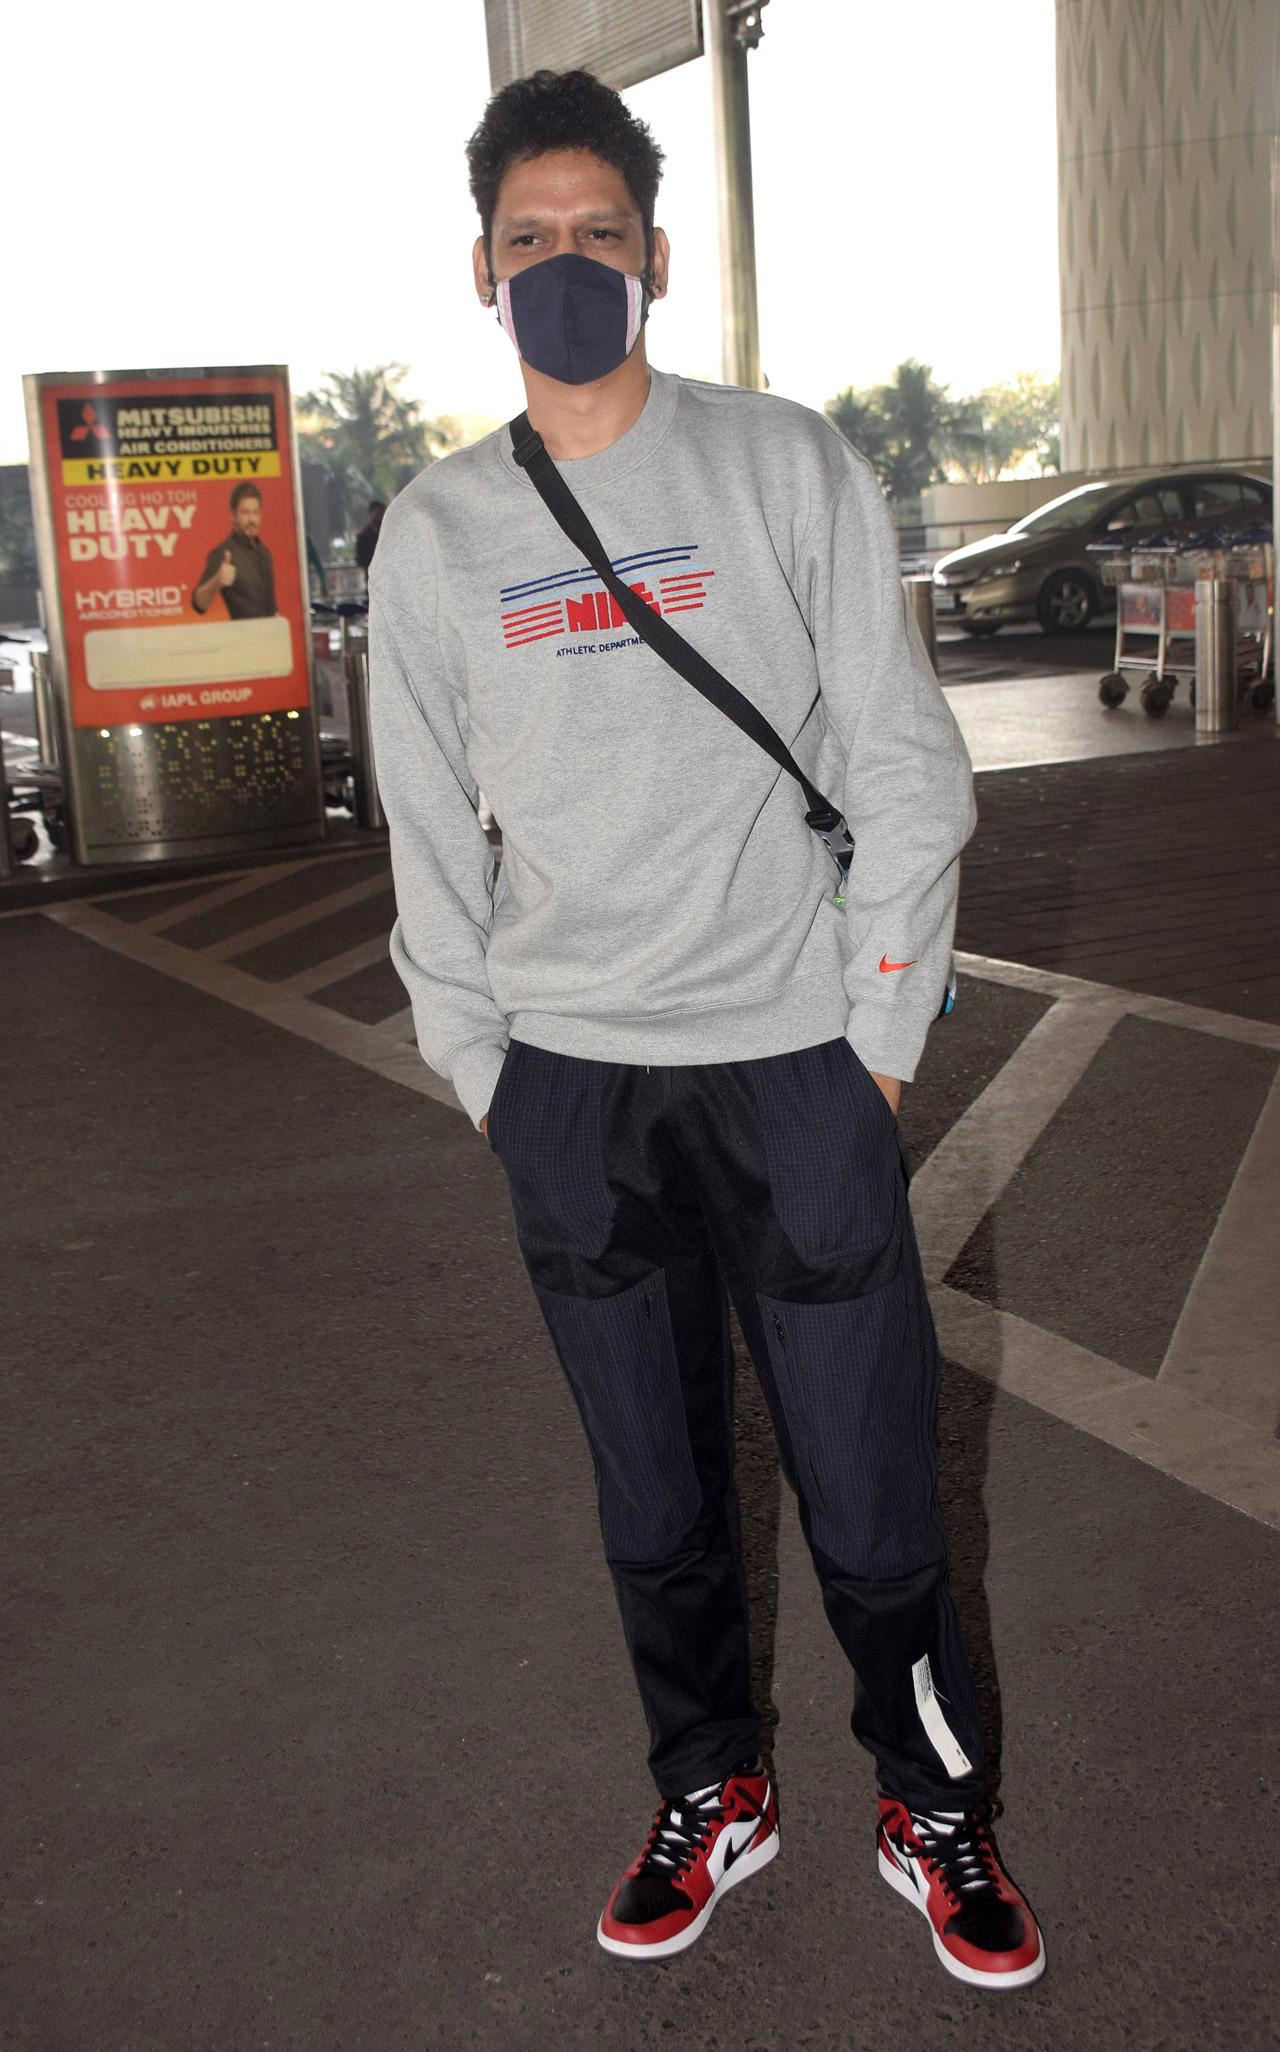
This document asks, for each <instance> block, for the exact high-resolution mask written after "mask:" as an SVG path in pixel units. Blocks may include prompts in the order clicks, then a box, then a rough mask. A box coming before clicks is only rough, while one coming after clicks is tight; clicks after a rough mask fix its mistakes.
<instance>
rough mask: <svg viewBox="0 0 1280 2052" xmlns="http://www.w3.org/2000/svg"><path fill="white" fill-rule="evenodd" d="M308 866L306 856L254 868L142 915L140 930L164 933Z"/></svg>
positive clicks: (108, 909) (107, 907)
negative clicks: (242, 874) (293, 860)
mask: <svg viewBox="0 0 1280 2052" xmlns="http://www.w3.org/2000/svg"><path fill="white" fill-rule="evenodd" d="M308 866H309V865H308V863H307V862H306V860H305V859H304V860H303V861H301V862H273V863H272V864H271V867H270V868H269V869H254V870H251V871H250V872H249V874H248V875H247V876H236V877H233V878H232V879H231V881H230V883H223V884H218V885H217V886H216V888H214V889H211V890H207V891H202V892H201V893H200V895H199V897H193V898H185V899H184V900H183V902H182V904H181V905H170V906H168V907H167V908H166V909H165V910H164V911H163V912H154V913H153V914H152V916H151V918H150V919H140V920H139V921H138V928H139V931H140V932H145V933H164V932H165V930H166V929H167V928H168V927H170V926H180V925H181V924H182V921H183V920H184V919H194V918H195V917H196V916H197V914H198V913H201V912H216V911H217V910H218V908H219V906H221V905H233V904H234V903H235V901H236V899H237V898H247V897H248V896H249V895H250V893H251V892H253V891H265V890H266V888H267V886H268V885H269V884H273V883H278V882H279V881H280V879H281V877H285V876H294V875H296V874H297V872H298V871H299V870H300V869H306V868H307V867H308ZM96 902H100V901H96ZM104 910H106V911H108V912H109V911H110V910H111V907H110V906H109V905H108V906H105V907H104Z"/></svg>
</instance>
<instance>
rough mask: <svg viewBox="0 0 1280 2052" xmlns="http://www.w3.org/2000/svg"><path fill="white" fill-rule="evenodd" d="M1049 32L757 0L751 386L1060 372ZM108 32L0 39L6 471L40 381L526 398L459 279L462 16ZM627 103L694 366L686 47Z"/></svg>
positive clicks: (669, 360)
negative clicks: (756, 355) (650, 161)
mask: <svg viewBox="0 0 1280 2052" xmlns="http://www.w3.org/2000/svg"><path fill="white" fill-rule="evenodd" d="M636 4H637V5H641V4H643V0H636ZM1053 17H1054V9H1053V0H983V4H982V5H981V6H980V7H976V8H975V7H972V6H964V5H959V4H957V0H911V4H910V5H899V6H896V7H891V6H886V5H884V4H883V0H770V4H769V5H768V6H767V7H766V9H765V13H764V26H765V35H764V40H763V42H762V44H761V45H760V48H759V49H758V50H757V51H756V52H755V53H754V54H753V55H752V57H751V58H750V60H749V63H750V80H751V121H752V150H753V165H754V178H755V196H756V244H757V267H758V280H759V299H760V322H761V355H762V361H763V365H764V370H765V373H766V376H767V377H768V380H769V384H770V386H771V388H772V389H773V390H774V391H779V392H783V393H786V394H787V395H788V396H789V397H791V398H794V399H799V400H801V401H802V402H804V403H805V404H808V405H811V406H818V407H820V406H822V404H823V403H824V401H826V400H827V399H829V398H831V397H832V396H833V395H834V394H835V393H836V392H838V391H840V390H842V389H843V388H844V387H845V386H848V385H867V384H873V383H875V382H877V381H878V380H880V379H882V378H885V377H887V376H888V375H889V374H890V373H891V372H892V370H893V367H894V365H895V364H897V363H898V362H900V361H901V360H902V359H903V358H904V357H908V356H914V357H917V358H919V359H921V360H923V361H924V362H926V363H929V364H932V366H933V368H934V371H935V375H937V376H938V377H939V378H940V379H941V380H942V382H944V383H945V384H947V385H949V386H950V387H951V389H952V390H953V392H954V393H955V394H956V395H957V396H960V395H962V394H966V395H967V394H968V393H970V392H973V391H976V390H978V389H980V388H981V387H982V386H984V385H988V384H992V383H996V382H998V381H1001V380H1003V379H1005V378H1009V377H1013V376H1015V375H1016V374H1017V373H1018V372H1020V371H1034V370H1038V371H1046V372H1055V371H1056V370H1057V367H1058V354H1059V344H1058V266H1057V186H1056V139H1055V112H1054V54H1053V36H1054V22H1053ZM104 20H105V17H104V15H103V12H102V9H101V6H100V5H95V6H94V7H93V8H92V9H91V8H90V7H88V6H87V5H86V4H85V0H71V4H70V5H67V4H63V5H61V6H56V7H54V6H47V5H46V6H43V7H40V6H34V5H32V6H24V7H23V8H22V10H21V17H20V19H19V22H18V24H17V26H16V28H15V27H13V26H10V27H9V28H8V29H7V30H6V32H5V40H6V45H7V49H6V66H5V68H6V73H7V78H8V80H9V82H10V89H9V90H8V91H7V92H6V94H5V117H6V118H5V166H6V188H7V199H8V204H7V206H6V215H7V221H6V233H5V253H6V282H7V285H8V288H9V289H8V291H7V292H6V295H5V309H4V314H3V319H0V462H11V463H12V462H22V461H25V458H26V453H27V452H26V429H25V424H24V417H23V408H22V392H21V384H20V379H21V375H22V373H23V372H24V371H33V370H97V369H116V370H120V369H132V368H134V367H147V368H156V367H160V366H174V367H176V366H191V365H197V364H207V365H214V364H237V363H280V362H283V363H288V364H289V365H290V366H291V367H292V371H293V376H294V383H295V389H296V390H300V391H301V390H306V389H307V388H308V387H310V386H313V385H314V384H315V383H316V382H317V381H318V380H319V379H320V378H321V377H322V376H323V374H324V372H325V371H326V370H330V369H335V368H337V369H351V368H352V367H353V366H356V365H359V366H361V367H362V368H363V367H368V366H370V365H373V364H376V363H386V362H402V363H405V364H407V365H408V367H409V377H408V379H407V385H406V388H407V389H408V390H409V391H410V392H411V393H412V394H413V395H414V396H415V397H416V398H418V399H419V400H420V401H421V403H422V406H423V410H424V412H425V413H426V414H428V415H435V414H462V415H470V416H479V417H483V418H485V419H491V420H497V419H504V418H506V417H508V416H509V415H510V414H512V413H514V412H515V411H517V410H518V408H519V406H520V405H522V404H523V399H522V396H521V388H520V383H519V377H518V372H517V368H516V359H515V355H514V352H513V350H512V348H511V345H510V343H509V342H508V341H507V339H506V337H505V335H504V334H503V333H502V332H501V330H500V329H499V328H498V326H497V324H496V322H495V321H494V319H493V317H492V315H491V314H490V315H486V314H484V313H482V312H481V311H480V310H479V309H478V307H477V305H476V300H475V294H474V289H473V287H472V283H471V273H470V249H471V243H472V241H473V239H474V236H475V233H476V226H477V223H476V217H475V213H474V209H473V207H472V204H471V200H470V196H469V194H468V192H467V186H466V167H465V162H464V158H463V149H464V145H465V143H466V139H467V136H468V134H469V133H470V131H471V129H472V128H473V127H474V126H475V123H476V121H477V120H478V119H479V116H480V114H481V111H482V109H483V106H484V102H485V100H486V98H487V96H488V91H489V78H488V57H487V49H486V42H485V30H484V7H483V0H415V4H414V5H412V6H409V5H404V4H391V0H362V4H361V5H359V6H354V5H352V4H350V0H347V4H345V5H341V6H339V5H336V4H334V0H311V4H309V5H308V6H307V7H306V8H299V7H297V6H296V4H294V0H258V4H257V5H256V6H255V7H254V8H252V9H251V10H249V11H247V12H246V11H245V10H238V11H235V12H233V13H232V14H231V15H226V16H224V15H223V14H222V13H221V12H220V11H219V10H216V9H215V10H213V11H212V12H211V11H210V10H209V9H208V7H206V6H203V5H201V6H196V5H193V4H192V0H165V4H163V5H158V4H156V0H132V4H131V5H130V8H129V10H128V26H127V33H125V34H123V35H122V36H120V37H119V38H117V37H116V36H114V35H113V34H111V33H104ZM81 29H82V30H83V33H80V31H81ZM15 81H20V82H21V85H20V90H18V91H14V90H13V83H14V82H15ZM626 99H627V101H628V103H629V104H630V105H631V106H632V107H633V108H634V110H635V111H636V112H637V113H638V114H639V115H641V116H642V117H643V119H644V120H646V121H647V122H648V123H649V125H650V127H651V128H652V130H653V133H654V135H655V136H656V138H657V140H658V141H659V143H660V144H661V145H662V147H663V149H664V150H665V151H666V156H667V162H666V172H665V176H664V180H663V187H662V192H661V194H660V196H659V204H658V219H659V222H660V223H661V224H662V225H663V226H664V227H665V228H666V230H667V232H668V234H669V236H670V238H671V243H672V250H673V264H672V273H671V291H670V296H669V298H668V299H667V300H666V301H665V302H664V303H663V304H662V305H661V306H659V307H657V308H655V310H654V312H653V314H652V316H651V324H650V331H649V353H650V359H651V361H653V362H654V363H657V364H659V365H660V366H661V367H662V368H663V369H666V370H676V371H681V372H683V373H685V374H686V375H687V376H691V377H706V378H718V377H719V376H720V333H719V258H718V252H717V242H716V223H715V194H714V168H713V158H712V131H711V102H710V87H709V81H708V77H707V64H706V61H705V59H704V60H701V61H699V62H696V63H692V64H686V65H684V66H682V67H680V69H678V70H676V71H673V72H668V73H667V74H665V75H664V76H663V77H661V78H657V79H650V80H648V81H646V82H645V83H644V84H642V85H639V86H636V87H633V88H631V89H630V90H629V91H628V92H627V94H626Z"/></svg>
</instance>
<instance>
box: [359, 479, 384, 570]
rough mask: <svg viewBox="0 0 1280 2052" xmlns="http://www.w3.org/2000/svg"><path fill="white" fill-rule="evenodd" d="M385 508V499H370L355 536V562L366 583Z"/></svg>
mask: <svg viewBox="0 0 1280 2052" xmlns="http://www.w3.org/2000/svg"><path fill="white" fill-rule="evenodd" d="M386 510H387V508H386V502H385V500H383V499H370V501H369V511H368V514H367V516H366V518H365V523H364V526H363V527H362V528H361V530H360V532H359V534H358V535H357V536H356V562H357V563H358V565H359V567H360V568H361V569H362V570H363V571H364V576H365V583H366V584H368V581H369V565H370V564H371V563H372V561H373V552H374V550H375V549H376V548H377V546H378V536H379V534H380V533H381V532H382V516H383V514H384V513H385V512H386Z"/></svg>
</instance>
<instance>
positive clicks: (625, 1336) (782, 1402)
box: [489, 1040, 983, 1809]
mask: <svg viewBox="0 0 1280 2052" xmlns="http://www.w3.org/2000/svg"><path fill="white" fill-rule="evenodd" d="M489 1138H490V1141H491V1143H492V1145H493V1147H494V1149H495V1151H496V1153H497V1154H498V1156H499V1157H500V1159H501V1161H502V1164H503V1167H504V1168H505V1170H506V1172H507V1177H508V1180H509V1182H510V1185H511V1195H512V1203H513V1207H514V1211H515V1221H516V1232H517V1236H518V1239H519V1242H520V1248H521V1252H522V1253H523V1255H524V1259H525V1262H526V1265H527V1267H528V1270H529V1274H530V1277H531V1279H532V1282H533V1286H534V1289H535V1290H536V1292H537V1296H538V1301H539V1303H540V1304H541V1306H542V1311H543V1315H544V1316H545V1318H546V1321H547V1325H548V1327H549V1329H550V1332H551V1336H552V1339H553V1340H554V1342H555V1346H556V1351H557V1353H558V1354H559V1357H560V1360H561V1363H562V1365H563V1367H564V1371H565V1374H566V1375H567V1377H568V1379H569V1384H570V1387H571V1389H572V1391H573V1395H574V1397H575V1399H576V1401H577V1405H578V1409H579V1411H580V1412H581V1414H582V1422H583V1424H584V1426H585V1427H586V1432H587V1437H588V1439H589V1441H590V1443H591V1451H592V1454H593V1457H594V1460H595V1467H596V1476H597V1480H598V1484H599V1497H600V1522H601V1527H602V1530H603V1533H604V1547H605V1555H606V1558H607V1560H608V1563H609V1567H610V1570H611V1572H612V1575H613V1580H614V1584H615V1587H616V1589H617V1594H618V1603H619V1607H620V1609H621V1612H622V1622H623V1628H624V1630H625V1632H626V1638H627V1646H628V1649H629V1651H630V1654H631V1659H632V1663H633V1666H634V1668H635V1674H636V1680H637V1682H638V1684H639V1688H640V1695H641V1698H642V1700H643V1703H644V1709H645V1714H646V1717H647V1719H648V1723H649V1730H650V1734H651V1737H652V1746H651V1749H650V1754H649V1761H650V1766H651V1767H652V1770H653V1774H654V1778H655V1780H656V1781H657V1784H658V1789H659V1792H660V1793H661V1794H663V1795H681V1794H684V1793H685V1792H686V1791H688V1790H690V1789H694V1788H701V1787H703V1786H705V1785H706V1784H708V1783H710V1782H713V1781H717V1780H720V1779H722V1778H723V1777H724V1776H726V1775H727V1774H729V1773H730V1772H731V1771H732V1769H733V1768H734V1767H735V1766H737V1765H738V1764H739V1763H740V1762H741V1761H742V1760H744V1759H746V1758H749V1757H752V1756H754V1754H755V1751H756V1748H757V1746H758V1743H759V1726H758V1722H757V1718H756V1715H755V1712H754V1710H753V1709H752V1705H751V1699H750V1687H749V1670H748V1649H747V1610H746V1593H745V1586H744V1581H743V1572H742V1559H741V1547H740V1539H739V1526H738V1503H737V1496H736V1493H735V1487H734V1477H733V1414H732V1403H733V1374H732V1353H731V1349H730V1345H729V1336H728V1330H727V1316H726V1312H725V1308H724V1292H723V1289H722V1287H721V1278H723V1280H724V1282H725V1283H727V1285H728V1290H729V1294H730V1296H731V1297H732V1299H733V1303H734V1306H735V1308H736V1310H737V1313H738V1318H739V1321H740V1323H741V1326H742V1331H743V1334H744V1336H745V1338H746V1341H747V1344H748V1346H749V1347H750V1349H751V1354H752V1358H753V1360H754V1362H755V1366H756V1369H757V1371H758V1373H759V1376H760V1380H761V1383H762V1386H763V1388H764V1392H765V1396H766V1399H767V1401H768V1404H769V1408H770V1411H771V1414H772V1417H773V1421H774V1427H775V1430H776V1432H777V1435H778V1444H779V1448H780V1452H781V1455H782V1462H783V1467H784V1470H785V1472H786V1475H787V1479H788V1481H789V1482H790V1483H791V1485H792V1487H793V1488H794V1489H795V1490H796V1492H797V1495H798V1497H799V1502H800V1512H801V1518H802V1521H803V1525H804V1531H805V1535H806V1537H807V1539H808V1542H809V1546H810V1550H811V1552H812V1555H813V1561H814V1565H815V1567H816V1569H817V1572H818V1576H819V1579H820V1581H821V1584H822V1594H823V1601H824V1603H825V1605H826V1610H827V1615H828V1617H829V1618H830V1621H831V1624H832V1627H833V1628H834V1630H835V1634H836V1637H837V1638H838V1639H839V1641H840V1644H841V1645H842V1647H843V1648H844V1650H845V1653H846V1654H847V1655H848V1657H849V1660H850V1662H851V1664H852V1666H853V1668H854V1671H855V1675H856V1677H857V1687H856V1690H855V1697H854V1709H853V1729H854V1733H855V1735H856V1736H857V1737H858V1738H859V1739H860V1740H861V1741H862V1743H863V1744H864V1745H865V1746H866V1747H867V1748H868V1749H869V1750H870V1751H871V1753H872V1754H873V1755H874V1757H875V1761H876V1765H877V1769H878V1773H879V1779H880V1785H881V1787H882V1789H883V1790H884V1791H885V1793H886V1794H891V1795H895V1796H898V1797H899V1798H901V1799H902V1800H903V1801H905V1802H908V1803H911V1804H913V1805H915V1806H916V1807H918V1808H919V1807H926V1806H930V1805H932V1806H933V1807H935V1808H939V1807H940V1808H945V1809H961V1808H965V1807H969V1806H971V1805H972V1804H974V1803H975V1802H978V1801H980V1800H981V1797H982V1794H983V1778H982V1758H981V1755H982V1738H981V1726H980V1719H979V1710H978V1702H977V1695H976V1691H975V1688H974V1684H973V1678H972V1675H971V1672H970V1669H969V1663H968V1659H967V1656H966V1653H965V1649H964V1643H963V1640H962V1637H961V1633H960V1628H959V1623H958V1621H957V1618H956V1613H955V1607H954V1604H953V1602H952V1597H951V1591H950V1588H949V1585H948V1581H947V1541H946V1533H945V1531H944V1528H943V1524H942V1520H941V1517H940V1514H939V1510H938V1503H937V1493H936V1452H935V1415H936V1408H937V1390H938V1354H937V1346H936V1342H935V1339H934V1333H933V1323H932V1319H931V1316H930V1312H929V1305H928V1301H927V1299H926V1296H925V1291H924V1283H923V1279H922V1276H921V1272H920V1261H919V1255H918V1252H917V1248H916V1241H915V1233H914V1230H913V1227H912V1224H911V1215H910V1212H909V1210H908V1206H907V1191H906V1172H905V1168H904V1161H903V1155H902V1150H901V1146H900V1143H899V1139H898V1128H897V1121H896V1120H895V1119H894V1117H893V1114H892V1113H891V1112H890V1110H889V1107H888V1105H887V1104H886V1102H885V1100H884V1097H883V1095H882V1094H881V1092H880V1090H879V1089H878V1087H877V1086H876V1084H875V1083H874V1082H873V1081H872V1079H871V1077H870V1076H869V1074H868V1073H867V1071H866V1070H865V1069H864V1068H863V1066H862V1064H861V1063H860V1062H859V1060H858V1058H857V1056H856V1055H855V1054H854V1053H853V1051H852V1049H851V1048H850V1047H849V1045H848V1043H847V1042H846V1041H844V1040H835V1041H829V1042H827V1043H825V1044H824V1045H822V1046H820V1047H809V1048H805V1049H803V1050H801V1051H800V1052H798V1053H795V1054H786V1055H775V1056H772V1057H770V1058H769V1059H767V1060H763V1061H750V1062H721V1063H714V1064H707V1065H703V1066H699V1067H689V1068H654V1069H646V1068H644V1067H641V1066H638V1065H635V1064H630V1063H613V1062H588V1061H581V1060H578V1059H577V1058H575V1057H571V1056H568V1055H558V1054H549V1053H547V1052H546V1051H545V1050H544V1049H542V1048H537V1047H532V1046H529V1045H528V1044H527V1043H520V1042H513V1043H512V1046H511V1049H510V1052H509V1054H508V1056H507V1060H506V1063H505V1065H504V1067H503V1069H502V1073H501V1075H500V1077H499V1079H498V1088H497V1091H496V1092H495V1095H494V1100H493V1105H492V1108H491V1110H490V1114H489Z"/></svg>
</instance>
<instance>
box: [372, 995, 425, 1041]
mask: <svg viewBox="0 0 1280 2052" xmlns="http://www.w3.org/2000/svg"><path fill="white" fill-rule="evenodd" d="M378 1031H379V1033H389V1034H390V1035H391V1038H392V1039H393V1040H409V1041H412V1043H413V1045H414V1046H415V1047H416V1046H417V1044H418V1033H417V1028H416V1027H415V1025H414V1023H413V1006H412V1005H405V1007H404V1009H403V1010H402V1011H399V1012H393V1013H392V1014H391V1017H390V1018H389V1019H379V1021H378Z"/></svg>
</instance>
